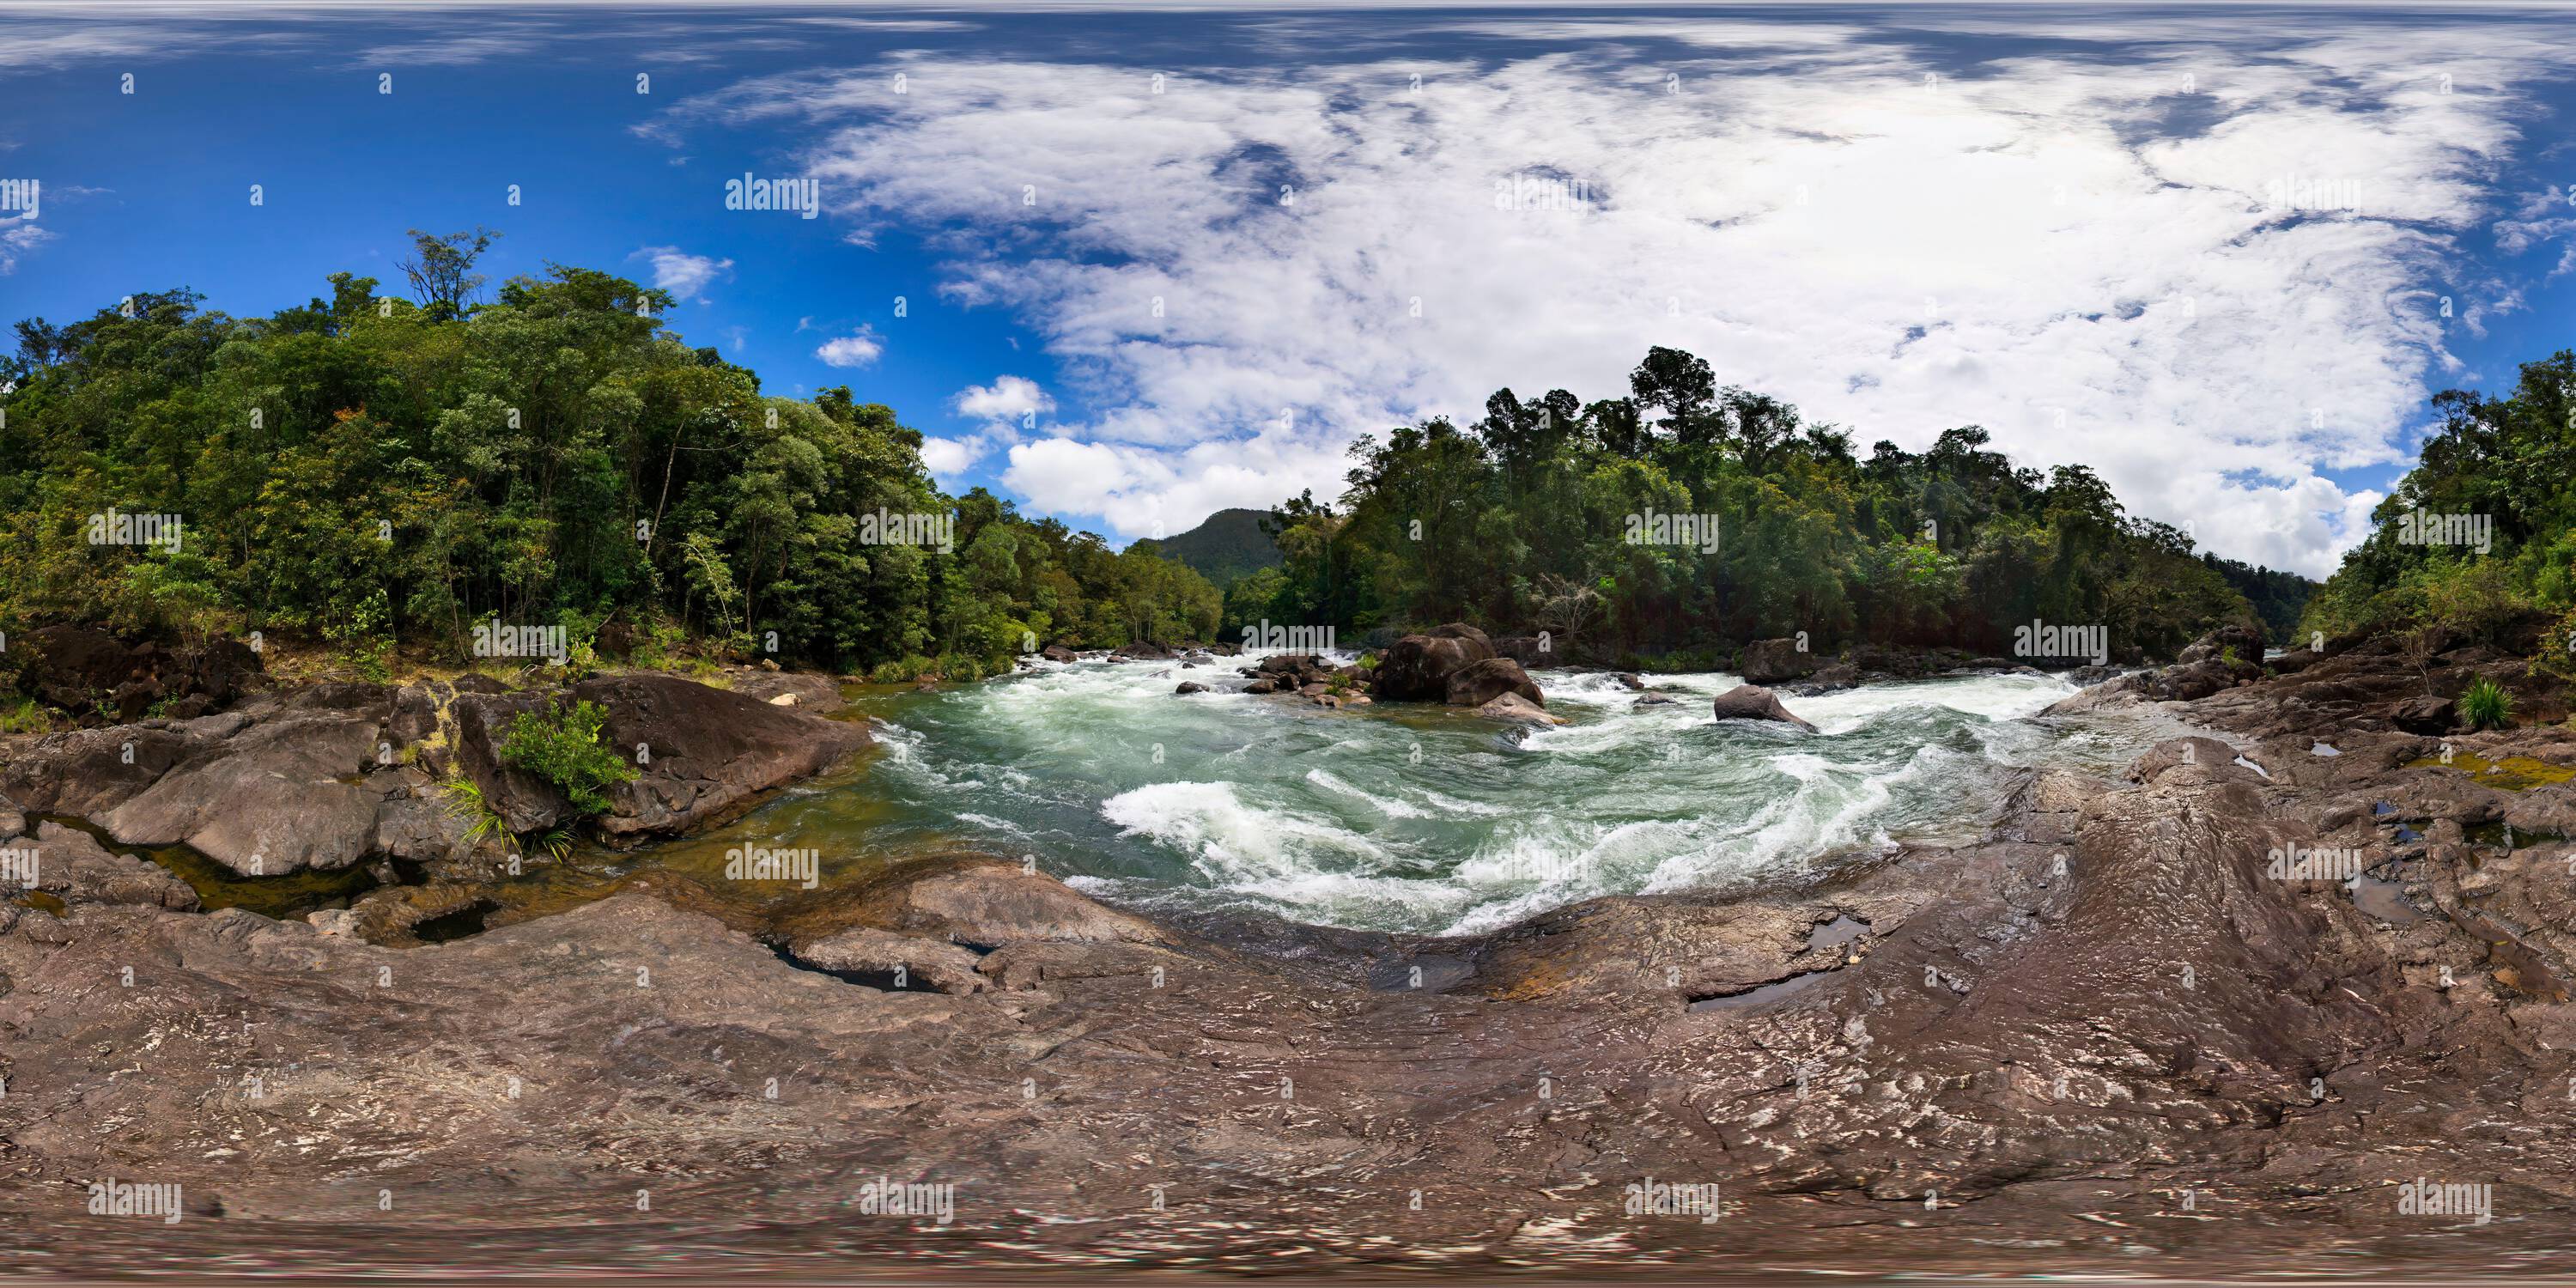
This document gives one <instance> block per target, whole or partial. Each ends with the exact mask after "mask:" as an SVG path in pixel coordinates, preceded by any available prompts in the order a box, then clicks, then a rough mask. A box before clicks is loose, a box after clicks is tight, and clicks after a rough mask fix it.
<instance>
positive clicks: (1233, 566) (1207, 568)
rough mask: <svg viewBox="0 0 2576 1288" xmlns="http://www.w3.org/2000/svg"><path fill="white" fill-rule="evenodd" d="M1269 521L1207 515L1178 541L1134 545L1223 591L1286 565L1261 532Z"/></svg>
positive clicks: (1230, 513)
mask: <svg viewBox="0 0 2576 1288" xmlns="http://www.w3.org/2000/svg"><path fill="white" fill-rule="evenodd" d="M1268 517H1270V516H1269V512H1268V511H1264V510H1219V511H1217V512H1216V513H1214V514H1211V515H1209V516H1208V517H1207V522H1205V523H1202V524H1200V525H1199V526H1197V527H1195V528H1192V529H1190V530H1189V531H1187V532H1184V533H1182V534H1180V535H1179V536H1177V537H1166V538H1164V539H1163V540H1161V541H1139V542H1137V543H1136V544H1137V545H1139V546H1152V547H1155V548H1157V549H1159V550H1160V551H1161V553H1162V556H1163V557H1164V558H1166V559H1173V560H1178V561H1179V562H1181V563H1184V564H1187V565H1189V566H1190V567H1192V568H1195V569H1197V570H1198V573H1199V575H1200V576H1202V577H1205V578H1207V579H1208V580H1209V581H1212V582H1214V583H1216V586H1217V589H1219V590H1223V589H1224V588H1225V587H1226V585H1227V584H1228V583H1230V582H1232V581H1234V580H1235V579H1236V578H1238V577H1244V576H1248V575H1250V574H1252V573H1256V572H1259V571H1261V570H1262V569H1264V568H1276V567H1278V566H1279V565H1280V564H1282V563H1285V562H1287V558H1286V556H1284V555H1281V554H1280V553H1279V547H1278V546H1277V545H1276V544H1274V543H1273V542H1272V541H1271V540H1270V537H1269V536H1268V534H1266V533H1264V532H1262V530H1261V521H1262V520H1263V519H1266V518H1268Z"/></svg>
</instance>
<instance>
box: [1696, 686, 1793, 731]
mask: <svg viewBox="0 0 2576 1288" xmlns="http://www.w3.org/2000/svg"><path fill="white" fill-rule="evenodd" d="M1716 714H1717V718H1718V719H1720V720H1771V721H1776V722H1778V723H1780V724H1792V725H1796V726H1798V727H1799V728H1801V729H1804V730H1806V731H1807V732H1809V733H1814V732H1816V727H1815V726H1814V725H1811V724H1808V723H1807V722H1806V721H1804V720H1801V719H1799V718H1798V717H1796V716H1793V715H1791V714H1789V709H1788V708H1787V707H1784V706H1781V705H1780V699H1779V698H1778V697H1776V696H1774V695H1773V694H1772V692H1771V691H1770V690H1769V689H1766V688H1763V687H1761V686H1760V685H1757V684H1739V685H1737V686H1735V687H1734V688H1732V689H1729V690H1727V691H1726V692H1724V693H1721V694H1719V695H1717V707H1716Z"/></svg>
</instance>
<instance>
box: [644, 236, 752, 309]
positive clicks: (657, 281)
mask: <svg viewBox="0 0 2576 1288" xmlns="http://www.w3.org/2000/svg"><path fill="white" fill-rule="evenodd" d="M627 258H628V259H640V260H644V261H646V262H647V263H648V264H649V265H650V266H651V268H652V269H653V285H655V286H657V287H660V288H661V289H663V290H666V291H669V292H670V293H671V294H672V295H674V296H676V297H678V298H680V299H684V300H687V299H694V300H697V301H698V302H699V303H701V304H703V303H705V302H706V299H705V297H704V296H703V295H701V294H700V292H702V291H704V290H706V289H707V285H708V284H709V283H711V282H713V281H715V280H716V279H717V278H718V277H721V276H723V275H724V274H726V273H730V272H732V271H733V261H732V260H729V259H716V258H714V257H712V256H708V255H692V254H690V253H688V252H687V251H684V250H681V249H680V248H679V247H677V246H647V247H645V248H644V249H642V250H639V251H637V252H635V253H634V254H632V255H629V256H627Z"/></svg>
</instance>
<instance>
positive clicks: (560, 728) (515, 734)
mask: <svg viewBox="0 0 2576 1288" xmlns="http://www.w3.org/2000/svg"><path fill="white" fill-rule="evenodd" d="M607 722H608V712H607V711H606V710H605V709H604V708H602V707H601V706H600V705H599V704H598V703H595V702H574V703H572V704H570V705H568V706H559V707H555V708H552V709H549V710H544V711H522V712H520V713H519V714H518V715H516V716H514V717H512V718H511V720H510V736H509V737H508V738H505V739H503V740H502V743H501V762H502V763H503V764H506V765H513V766H516V767H518V768H520V769H524V770H527V771H528V772H529V773H532V774H535V775H536V776H537V777H539V778H542V779H544V780H546V781H547V782H550V783H553V784H554V785H555V786H556V787H557V788H558V789H560V790H561V791H562V792H563V794H564V798H565V799H566V800H569V801H571V802H572V804H573V808H574V809H577V810H580V811H581V812H582V813H583V814H605V813H607V812H608V796H607V789H608V788H610V787H613V786H615V785H617V784H619V783H629V782H633V781H635V778H636V776H637V775H636V770H635V767H634V766H633V765H630V764H628V763H626V759H625V758H624V757H622V756H620V755H618V754H617V753H616V752H614V751H611V750H610V749H608V748H607V747H604V746H602V745H600V741H599V738H600V730H601V728H602V726H604V725H605V724H606V723H607Z"/></svg>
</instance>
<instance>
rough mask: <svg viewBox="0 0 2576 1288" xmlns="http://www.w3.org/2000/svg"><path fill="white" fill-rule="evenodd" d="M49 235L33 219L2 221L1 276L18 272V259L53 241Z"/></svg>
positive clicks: (0, 245)
mask: <svg viewBox="0 0 2576 1288" xmlns="http://www.w3.org/2000/svg"><path fill="white" fill-rule="evenodd" d="M55 236H56V234H54V233H49V232H47V231H45V230H44V229H43V228H41V227H39V226H38V225H37V224H36V221H35V220H33V219H27V218H18V219H0V276H5V275H7V274H10V273H14V272H17V271H18V257H19V256H21V255H24V254H26V253H27V252H28V251H31V250H34V249H35V248H37V247H38V246H42V245H44V244H45V243H46V242H49V241H52V240H53V239H54V238H55Z"/></svg>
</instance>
